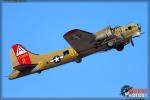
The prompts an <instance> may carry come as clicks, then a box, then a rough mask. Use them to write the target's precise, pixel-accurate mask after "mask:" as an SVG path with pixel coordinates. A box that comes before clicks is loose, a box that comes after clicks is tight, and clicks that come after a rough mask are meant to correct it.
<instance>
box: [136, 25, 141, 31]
mask: <svg viewBox="0 0 150 100" xmlns="http://www.w3.org/2000/svg"><path fill="white" fill-rule="evenodd" d="M137 26H138V29H139V31H140V32H141V26H140V25H139V24H137Z"/></svg>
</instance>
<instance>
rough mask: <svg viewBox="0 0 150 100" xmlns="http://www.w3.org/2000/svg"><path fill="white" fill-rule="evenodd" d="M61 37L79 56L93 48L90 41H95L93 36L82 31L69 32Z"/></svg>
mask: <svg viewBox="0 0 150 100" xmlns="http://www.w3.org/2000/svg"><path fill="white" fill-rule="evenodd" d="M63 37H64V38H65V39H66V40H67V42H68V43H69V44H70V45H71V46H72V47H73V48H74V49H75V50H76V51H77V52H78V53H79V54H82V52H84V51H86V50H88V49H89V48H92V47H93V46H94V44H93V42H92V41H93V40H94V39H95V35H94V34H92V33H89V32H86V31H83V30H79V29H74V30H71V31H69V32H67V33H66V34H64V36H63Z"/></svg>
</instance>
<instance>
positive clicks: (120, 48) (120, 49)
mask: <svg viewBox="0 0 150 100" xmlns="http://www.w3.org/2000/svg"><path fill="white" fill-rule="evenodd" d="M123 49H124V45H123V44H121V45H117V47H116V50H117V51H122V50H123Z"/></svg>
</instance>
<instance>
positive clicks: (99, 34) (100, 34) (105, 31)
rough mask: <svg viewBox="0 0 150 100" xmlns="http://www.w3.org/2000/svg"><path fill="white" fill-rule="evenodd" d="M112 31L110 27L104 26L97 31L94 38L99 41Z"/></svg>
mask: <svg viewBox="0 0 150 100" xmlns="http://www.w3.org/2000/svg"><path fill="white" fill-rule="evenodd" d="M112 35H113V34H112V32H111V30H110V29H108V28H106V29H103V30H102V31H99V32H97V33H96V38H95V40H96V41H101V40H104V39H106V38H108V37H110V36H112Z"/></svg>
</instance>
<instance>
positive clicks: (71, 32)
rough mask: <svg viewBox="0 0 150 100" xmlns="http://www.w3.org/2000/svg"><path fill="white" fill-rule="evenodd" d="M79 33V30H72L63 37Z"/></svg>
mask: <svg viewBox="0 0 150 100" xmlns="http://www.w3.org/2000/svg"><path fill="white" fill-rule="evenodd" d="M79 31H80V30H79V29H73V30H70V31H68V32H67V33H65V34H64V36H63V37H66V36H69V35H72V34H74V33H76V32H79Z"/></svg>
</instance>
